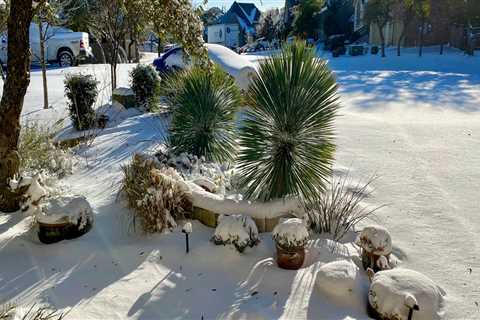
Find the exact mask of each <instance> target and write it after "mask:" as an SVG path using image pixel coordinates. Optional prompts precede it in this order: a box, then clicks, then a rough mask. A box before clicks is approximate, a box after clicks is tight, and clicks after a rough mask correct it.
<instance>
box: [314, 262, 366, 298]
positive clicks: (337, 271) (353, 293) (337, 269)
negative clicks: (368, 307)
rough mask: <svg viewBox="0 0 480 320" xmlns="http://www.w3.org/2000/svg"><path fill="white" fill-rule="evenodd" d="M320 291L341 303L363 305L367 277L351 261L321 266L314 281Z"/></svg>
mask: <svg viewBox="0 0 480 320" xmlns="http://www.w3.org/2000/svg"><path fill="white" fill-rule="evenodd" d="M315 283H316V285H317V287H318V288H319V289H320V291H322V292H324V293H326V294H328V295H329V296H330V297H331V298H334V299H337V300H339V301H341V302H347V301H351V302H359V305H365V303H366V297H367V293H368V288H369V282H368V277H367V276H366V275H365V273H364V272H363V271H360V268H359V267H358V266H357V265H356V264H355V263H354V262H353V261H352V260H338V261H333V262H329V263H326V264H324V265H322V266H321V267H320V268H319V269H318V272H317V277H316V280H315Z"/></svg>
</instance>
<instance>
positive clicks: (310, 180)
mask: <svg viewBox="0 0 480 320" xmlns="http://www.w3.org/2000/svg"><path fill="white" fill-rule="evenodd" d="M337 99H338V97H337V84H336V82H335V78H334V76H333V74H332V72H331V71H330V70H329V69H328V67H327V62H326V61H322V60H319V59H317V58H316V57H315V53H314V51H313V50H312V49H310V48H307V47H306V46H305V44H304V43H299V42H297V43H294V44H293V45H290V46H287V47H285V48H284V49H283V50H282V52H281V53H280V54H279V55H276V56H274V57H272V58H269V59H267V60H265V61H264V62H262V63H260V68H259V70H258V74H257V75H256V76H254V78H253V80H252V84H251V85H250V88H249V90H248V92H247V105H248V106H249V108H248V109H247V111H246V112H245V116H244V119H245V120H244V121H243V124H242V126H241V127H240V135H239V136H240V147H239V149H240V154H239V171H240V176H241V179H240V184H241V186H242V187H243V189H244V190H245V196H246V197H248V198H250V199H258V200H261V201H268V200H272V199H276V198H285V197H289V196H294V197H299V198H300V199H311V198H315V197H317V196H318V194H319V193H320V192H321V191H322V190H324V189H325V185H326V183H327V182H328V178H329V177H330V175H331V165H332V162H333V158H334V151H335V144H334V130H333V122H334V119H335V116H336V114H337V109H338V101H337Z"/></svg>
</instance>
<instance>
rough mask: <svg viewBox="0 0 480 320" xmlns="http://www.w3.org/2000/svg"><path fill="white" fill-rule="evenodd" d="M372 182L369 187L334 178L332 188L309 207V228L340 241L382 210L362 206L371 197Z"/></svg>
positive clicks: (370, 181)
mask: <svg viewBox="0 0 480 320" xmlns="http://www.w3.org/2000/svg"><path fill="white" fill-rule="evenodd" d="M373 181H374V179H373V178H372V179H370V180H369V181H367V182H366V183H361V182H359V183H356V184H352V183H351V182H350V179H349V178H348V175H345V176H343V177H341V178H337V179H333V178H332V181H331V183H330V187H329V188H328V189H327V190H326V191H325V192H324V193H323V195H322V196H321V197H319V198H318V199H316V200H314V201H312V202H310V203H308V204H307V205H306V212H307V217H308V219H307V220H308V223H309V225H310V228H311V229H312V230H313V231H314V232H317V233H327V234H330V235H332V237H333V238H334V240H337V241H338V240H340V239H341V238H342V237H343V236H344V235H345V234H346V233H347V232H348V231H350V230H352V229H353V228H354V227H355V225H356V224H358V223H359V222H361V221H362V220H364V219H366V218H367V217H369V216H371V215H372V214H374V213H375V211H377V210H378V209H380V208H381V207H382V206H380V207H374V208H369V207H366V206H363V204H362V202H363V201H364V200H365V199H367V198H368V197H369V196H370V195H371V190H370V185H371V183H372V182H373Z"/></svg>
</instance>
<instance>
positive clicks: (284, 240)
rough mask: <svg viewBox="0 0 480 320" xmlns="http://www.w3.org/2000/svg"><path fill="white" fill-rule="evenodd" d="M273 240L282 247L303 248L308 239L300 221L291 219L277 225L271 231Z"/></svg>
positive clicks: (306, 231) (303, 224)
mask: <svg viewBox="0 0 480 320" xmlns="http://www.w3.org/2000/svg"><path fill="white" fill-rule="evenodd" d="M272 236H273V239H274V240H275V241H276V242H277V243H278V244H279V245H280V246H282V247H284V248H288V247H301V246H304V245H305V243H306V242H307V240H308V238H309V237H310V235H309V233H308V229H307V226H306V225H305V223H304V221H303V220H302V219H298V218H291V219H287V220H285V221H283V222H281V223H279V224H278V225H277V226H275V228H274V229H273V233H272Z"/></svg>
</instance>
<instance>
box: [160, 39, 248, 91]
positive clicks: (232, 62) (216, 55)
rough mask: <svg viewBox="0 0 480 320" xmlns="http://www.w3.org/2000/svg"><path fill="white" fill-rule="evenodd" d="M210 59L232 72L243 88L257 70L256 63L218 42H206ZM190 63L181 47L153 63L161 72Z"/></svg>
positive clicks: (183, 66)
mask: <svg viewBox="0 0 480 320" xmlns="http://www.w3.org/2000/svg"><path fill="white" fill-rule="evenodd" d="M205 46H206V47H207V51H208V57H209V58H210V60H212V61H213V62H215V63H216V64H218V65H219V66H220V67H221V68H222V69H223V70H224V71H225V72H227V73H228V74H230V75H231V76H232V77H233V78H234V79H235V81H236V83H237V84H238V85H239V86H240V88H242V89H247V88H248V86H249V85H250V81H251V77H252V75H253V74H255V73H256V72H257V71H256V69H255V65H254V64H253V63H251V62H250V61H249V60H248V59H247V58H245V57H244V56H241V55H239V54H238V53H236V52H234V51H232V50H230V49H228V48H227V47H224V46H221V45H218V44H211V43H207V44H205ZM189 64H190V62H189V61H185V59H184V57H183V49H182V48H181V47H176V48H173V49H171V50H169V51H167V52H166V53H165V54H163V55H162V56H161V57H160V58H157V59H155V60H154V61H153V65H154V66H155V68H156V69H157V71H158V72H160V73H168V72H172V71H175V70H181V69H184V68H186V67H188V65H189Z"/></svg>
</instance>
